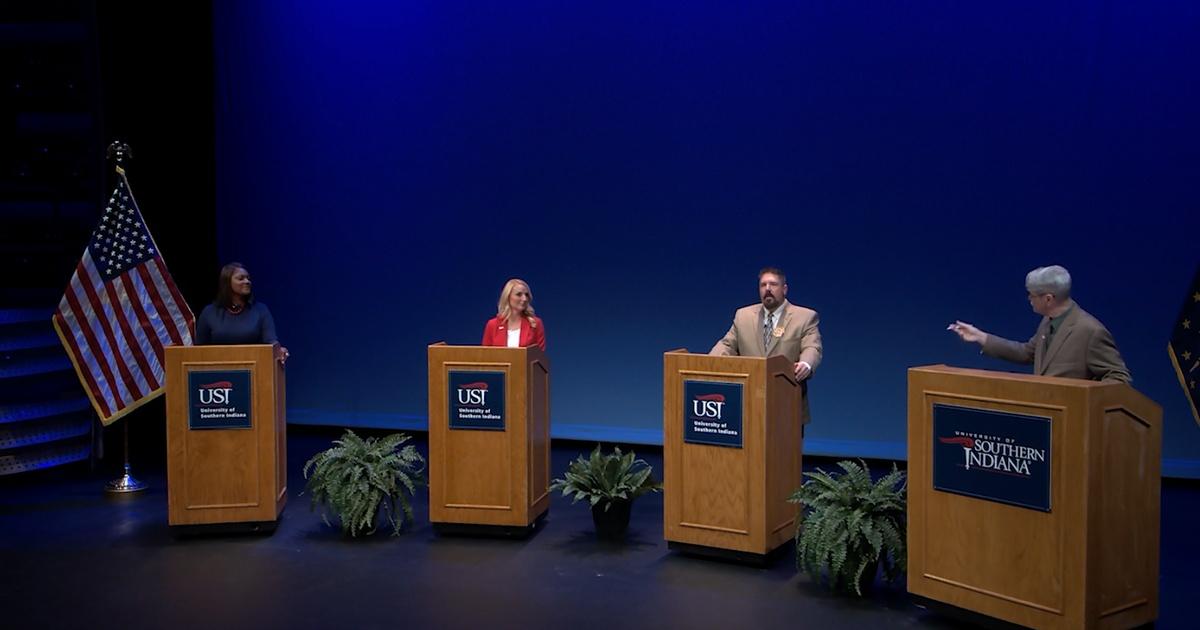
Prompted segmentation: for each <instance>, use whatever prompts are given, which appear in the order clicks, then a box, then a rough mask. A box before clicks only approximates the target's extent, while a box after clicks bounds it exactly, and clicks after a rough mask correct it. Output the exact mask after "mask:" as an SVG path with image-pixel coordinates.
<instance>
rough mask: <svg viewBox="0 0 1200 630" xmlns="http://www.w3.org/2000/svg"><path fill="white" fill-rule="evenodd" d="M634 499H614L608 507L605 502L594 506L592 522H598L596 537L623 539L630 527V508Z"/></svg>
mask: <svg viewBox="0 0 1200 630" xmlns="http://www.w3.org/2000/svg"><path fill="white" fill-rule="evenodd" d="M632 506H633V502H632V501H619V500H618V501H613V502H612V504H611V505H609V507H608V509H607V510H605V509H604V503H597V504H596V505H593V506H592V522H593V523H595V524H596V537H598V538H602V539H604V540H622V539H624V538H625V530H627V529H629V508H631V507H632Z"/></svg>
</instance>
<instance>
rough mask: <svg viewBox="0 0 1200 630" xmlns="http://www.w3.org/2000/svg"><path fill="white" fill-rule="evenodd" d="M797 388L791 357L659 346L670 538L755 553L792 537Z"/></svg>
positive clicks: (685, 544)
mask: <svg viewBox="0 0 1200 630" xmlns="http://www.w3.org/2000/svg"><path fill="white" fill-rule="evenodd" d="M801 396H802V393H801V388H800V387H799V385H798V384H797V383H796V380H795V378H794V369H793V367H792V364H791V362H789V361H788V360H787V357H783V356H774V357H770V358H766V359H764V358H755V357H719V356H709V355H703V354H689V353H688V352H687V351H686V350H676V351H672V352H667V353H665V354H663V469H664V471H663V493H664V494H663V501H664V507H663V531H664V535H665V537H666V539H667V546H668V547H669V548H671V549H676V550H681V551H691V552H698V553H702V554H710V555H711V554H715V555H721V556H729V557H733V558H738V559H743V560H752V561H759V562H761V561H765V560H766V557H767V554H769V553H770V552H772V551H774V550H775V549H777V548H778V547H780V546H781V545H783V544H785V543H787V542H789V541H791V540H792V537H793V536H794V534H795V529H796V517H797V515H798V513H799V508H798V506H796V505H793V504H791V503H788V502H787V498H788V496H789V495H791V494H792V492H794V491H795V490H796V489H797V488H798V487H800V472H801V468H800V464H801V453H802V451H803V438H802V434H801V431H800V428H801V425H800V402H801ZM735 425H737V426H735ZM735 433H736V435H735Z"/></svg>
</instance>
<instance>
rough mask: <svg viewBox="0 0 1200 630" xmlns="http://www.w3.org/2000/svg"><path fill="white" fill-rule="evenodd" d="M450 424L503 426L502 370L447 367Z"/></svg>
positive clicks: (484, 427)
mask: <svg viewBox="0 0 1200 630" xmlns="http://www.w3.org/2000/svg"><path fill="white" fill-rule="evenodd" d="M447 389H448V390H449V392H450V406H449V407H447V409H449V410H450V428H451V429H472V430H482V431H503V430H504V372H476V371H471V372H468V371H459V370H451V371H450V383H449V387H448V388H447Z"/></svg>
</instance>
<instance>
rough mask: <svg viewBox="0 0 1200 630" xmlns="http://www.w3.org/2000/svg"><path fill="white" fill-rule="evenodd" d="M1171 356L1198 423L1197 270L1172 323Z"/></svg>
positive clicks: (1199, 329) (1199, 317) (1199, 280)
mask: <svg viewBox="0 0 1200 630" xmlns="http://www.w3.org/2000/svg"><path fill="white" fill-rule="evenodd" d="M1167 349H1168V350H1169V351H1170V353H1171V363H1172V364H1174V366H1175V374H1176V375H1178V376H1179V384H1180V385H1183V391H1184V393H1185V394H1187V397H1188V402H1190V403H1191V404H1192V417H1193V418H1195V419H1196V422H1197V423H1200V413H1197V411H1196V410H1197V409H1200V387H1197V386H1196V382H1197V381H1200V268H1197V269H1196V277H1194V278H1192V287H1191V289H1189V290H1188V294H1187V297H1186V298H1184V300H1183V309H1182V310H1180V312H1179V319H1178V320H1176V321H1175V330H1174V331H1173V332H1172V333H1171V343H1170V344H1168V345H1167Z"/></svg>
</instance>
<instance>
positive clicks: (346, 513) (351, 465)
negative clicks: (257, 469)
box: [304, 430, 425, 537]
mask: <svg viewBox="0 0 1200 630" xmlns="http://www.w3.org/2000/svg"><path fill="white" fill-rule="evenodd" d="M408 439H409V436H407V435H404V434H403V433H394V434H392V435H388V436H386V437H382V438H374V437H369V438H366V439H363V438H361V437H359V436H358V435H357V434H355V433H354V432H353V431H350V430H347V431H346V433H345V434H343V435H342V437H341V439H337V440H334V441H333V446H332V447H331V448H329V449H327V450H324V451H321V452H320V453H317V454H316V455H314V456H313V458H312V459H310V460H308V462H306V463H305V464H304V478H305V479H307V480H308V483H307V485H306V487H305V490H304V491H305V492H309V493H311V494H312V506H311V509H314V510H315V509H317V506H318V505H319V506H321V520H322V521H324V522H325V524H326V525H328V526H330V527H333V524H332V523H331V522H330V519H329V517H330V514H332V515H333V516H334V517H336V518H337V519H338V520H339V521H340V522H341V527H342V533H343V534H349V535H350V536H351V537H355V536H358V535H359V534H362V533H365V534H368V535H369V534H373V533H375V530H376V529H377V527H378V524H379V521H380V518H381V517H385V518H387V520H388V521H389V522H390V523H391V525H392V535H393V536H395V535H399V534H400V529H401V528H402V527H403V526H404V523H405V521H406V520H408V521H412V519H413V513H412V506H411V505H410V504H409V501H408V497H409V496H410V495H412V494H413V493H415V492H416V490H417V487H418V486H421V485H424V483H425V479H424V477H423V475H422V473H423V472H424V470H425V459H424V458H423V457H421V454H420V453H418V452H417V449H416V448H414V447H413V446H412V445H411V444H410V445H408V446H404V447H403V448H401V446H400V445H401V444H404V443H405V442H407V441H408ZM309 471H311V472H312V476H311V477H310V476H309ZM397 507H398V508H399V510H397Z"/></svg>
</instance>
